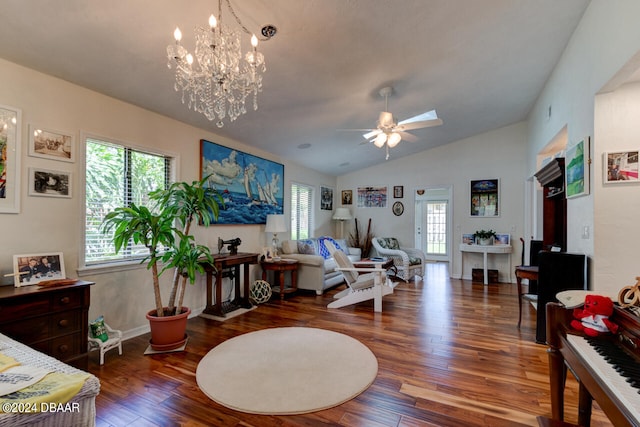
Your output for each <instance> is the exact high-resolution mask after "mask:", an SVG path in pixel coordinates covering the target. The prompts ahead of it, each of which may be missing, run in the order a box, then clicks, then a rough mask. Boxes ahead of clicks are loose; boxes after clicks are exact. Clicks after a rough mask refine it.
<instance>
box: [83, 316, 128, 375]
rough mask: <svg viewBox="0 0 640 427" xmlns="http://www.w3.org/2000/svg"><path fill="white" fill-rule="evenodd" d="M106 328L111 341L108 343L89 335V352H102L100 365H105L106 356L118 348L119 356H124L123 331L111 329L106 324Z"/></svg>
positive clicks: (108, 340)
mask: <svg viewBox="0 0 640 427" xmlns="http://www.w3.org/2000/svg"><path fill="white" fill-rule="evenodd" d="M104 327H105V328H106V329H107V335H109V339H107V340H106V341H102V340H101V339H100V338H93V337H92V336H91V333H89V351H92V350H99V351H100V365H104V354H105V353H106V352H107V351H109V350H113V349H114V348H117V349H118V354H119V355H120V356H122V331H118V330H117V329H111V327H110V326H109V325H107V324H106V323H105V324H104Z"/></svg>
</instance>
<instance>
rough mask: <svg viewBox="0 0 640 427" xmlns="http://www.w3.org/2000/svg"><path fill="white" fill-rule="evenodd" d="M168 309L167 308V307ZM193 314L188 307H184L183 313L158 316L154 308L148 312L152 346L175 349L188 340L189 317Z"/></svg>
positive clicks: (155, 348) (160, 348)
mask: <svg viewBox="0 0 640 427" xmlns="http://www.w3.org/2000/svg"><path fill="white" fill-rule="evenodd" d="M165 309H166V308H165ZM189 314H191V309H189V308H188V307H183V308H182V313H180V314H176V315H174V316H164V317H158V316H156V310H155V309H153V310H151V311H149V312H148V313H147V320H149V326H150V327H151V341H150V343H149V344H151V348H152V349H154V350H156V351H167V350H174V349H176V348H178V347H180V346H182V345H183V344H184V343H185V342H186V341H187V335H186V333H185V331H186V330H187V319H188V318H189Z"/></svg>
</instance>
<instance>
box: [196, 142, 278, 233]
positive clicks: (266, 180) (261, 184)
mask: <svg viewBox="0 0 640 427" xmlns="http://www.w3.org/2000/svg"><path fill="white" fill-rule="evenodd" d="M207 176H208V177H209V179H208V180H207V182H208V186H209V187H212V188H215V189H216V190H218V192H219V193H220V194H221V195H222V198H223V200H224V206H223V207H221V209H220V214H219V216H218V221H217V222H216V223H217V224H265V223H266V222H267V215H269V214H282V213H283V209H282V203H283V199H284V191H283V183H284V165H282V164H280V163H276V162H272V161H270V160H266V159H263V158H261V157H257V156H254V155H251V154H247V153H244V152H242V151H240V150H235V149H232V148H228V147H224V146H222V145H219V144H216V143H214V142H210V141H207V140H204V139H201V140H200V178H201V179H202V178H204V177H207Z"/></svg>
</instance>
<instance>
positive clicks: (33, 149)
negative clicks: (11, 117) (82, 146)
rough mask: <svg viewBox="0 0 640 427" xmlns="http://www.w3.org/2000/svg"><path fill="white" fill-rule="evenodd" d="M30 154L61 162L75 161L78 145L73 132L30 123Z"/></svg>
mask: <svg viewBox="0 0 640 427" xmlns="http://www.w3.org/2000/svg"><path fill="white" fill-rule="evenodd" d="M29 155H30V156H32V157H41V158H43V159H49V160H57V161H61V162H70V163H73V162H75V161H76V146H75V137H74V135H73V132H67V131H61V130H54V129H47V128H44V127H39V126H36V125H33V124H31V125H29Z"/></svg>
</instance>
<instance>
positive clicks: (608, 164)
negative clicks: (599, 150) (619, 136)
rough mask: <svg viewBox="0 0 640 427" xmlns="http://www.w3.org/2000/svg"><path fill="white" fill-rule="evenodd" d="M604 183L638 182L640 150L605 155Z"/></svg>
mask: <svg viewBox="0 0 640 427" xmlns="http://www.w3.org/2000/svg"><path fill="white" fill-rule="evenodd" d="M603 164H604V183H605V184H620V183H629V182H638V150H630V151H616V152H611V153H604V162H603Z"/></svg>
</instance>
